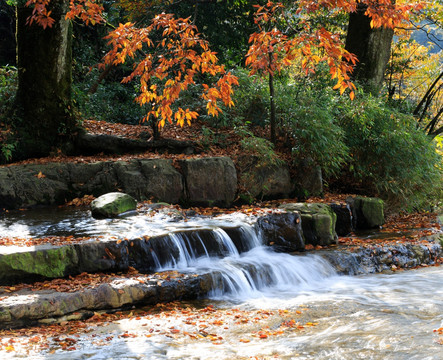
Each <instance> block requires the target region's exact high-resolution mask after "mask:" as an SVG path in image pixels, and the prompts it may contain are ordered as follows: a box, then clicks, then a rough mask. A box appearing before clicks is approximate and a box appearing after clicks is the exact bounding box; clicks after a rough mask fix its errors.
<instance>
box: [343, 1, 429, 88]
mask: <svg viewBox="0 0 443 360" xmlns="http://www.w3.org/2000/svg"><path fill="white" fill-rule="evenodd" d="M422 7H423V4H422V3H421V2H419V1H403V0H399V1H395V0H377V1H372V0H366V1H365V0H363V1H357V2H356V6H355V8H354V9H352V11H351V12H350V15H349V23H348V30H347V36H346V46H345V48H346V50H348V51H349V52H351V53H353V54H355V55H356V56H357V58H358V63H357V64H356V66H355V69H354V73H353V78H354V79H356V80H358V81H359V82H360V83H361V84H362V85H363V86H365V87H366V89H367V90H368V91H370V92H372V93H373V94H378V93H379V92H380V90H381V87H382V85H383V81H384V76H385V71H386V67H387V64H388V62H389V58H390V54H391V45H392V39H393V36H394V29H395V28H396V27H398V26H401V25H404V24H405V21H406V20H408V19H409V17H410V16H411V14H413V13H414V12H418V11H420V10H421V9H422Z"/></svg>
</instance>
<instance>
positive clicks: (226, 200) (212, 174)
mask: <svg viewBox="0 0 443 360" xmlns="http://www.w3.org/2000/svg"><path fill="white" fill-rule="evenodd" d="M179 164H180V167H181V170H182V174H183V176H184V179H185V196H184V199H183V202H184V203H185V204H186V205H193V206H221V207H229V206H230V205H231V204H232V202H233V201H234V197H235V194H236V192H237V172H236V170H235V167H234V163H233V162H232V160H231V159H230V158H228V157H212V158H197V159H187V160H182V161H180V163H179Z"/></svg>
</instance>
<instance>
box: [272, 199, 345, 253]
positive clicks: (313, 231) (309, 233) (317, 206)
mask: <svg viewBox="0 0 443 360" xmlns="http://www.w3.org/2000/svg"><path fill="white" fill-rule="evenodd" d="M279 208H280V209H282V210H285V211H291V212H292V211H297V212H299V213H300V215H301V226H302V229H303V235H304V237H305V240H306V244H311V245H314V246H316V245H320V246H327V245H331V244H335V243H336V242H337V234H336V232H335V223H336V220H337V215H336V214H335V213H334V212H333V211H332V209H331V207H330V206H329V205H327V204H322V203H288V204H282V205H280V207H279Z"/></svg>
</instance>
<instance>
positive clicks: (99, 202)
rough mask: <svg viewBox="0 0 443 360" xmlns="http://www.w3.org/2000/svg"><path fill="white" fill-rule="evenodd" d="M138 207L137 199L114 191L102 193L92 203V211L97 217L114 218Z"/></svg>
mask: <svg viewBox="0 0 443 360" xmlns="http://www.w3.org/2000/svg"><path fill="white" fill-rule="evenodd" d="M136 208H137V201H136V200H135V199H134V198H133V197H132V196H131V195H128V194H124V193H119V192H113V193H108V194H105V195H102V196H100V197H98V198H97V199H95V200H94V201H93V202H92V203H91V213H92V216H93V217H95V218H96V219H103V218H113V217H116V216H118V215H120V214H122V213H124V212H126V211H132V210H135V209H136Z"/></svg>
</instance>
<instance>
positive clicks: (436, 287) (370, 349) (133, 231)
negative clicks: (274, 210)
mask: <svg viewBox="0 0 443 360" xmlns="http://www.w3.org/2000/svg"><path fill="white" fill-rule="evenodd" d="M71 215H72V216H71V218H70V220H62V219H58V220H57V219H54V218H51V221H46V220H42V219H45V218H46V219H47V218H48V217H47V214H46V215H45V216H43V215H42V213H40V215H39V216H41V218H39V216H36V218H35V219H34V220H32V219H31V220H30V217H29V214H26V215H23V216H24V217H27V219H26V220H25V219H23V220H20V218H19V217H20V216H21V215H20V214H18V215H17V217H18V218H15V220H13V221H12V220H11V221H9V220H8V221H9V222H8V221H7V220H5V219H0V220H1V221H0V230H1V231H2V233H7V231H10V232H11V234H12V233H14V234H18V233H20V234H21V235H20V236H36V237H43V236H49V235H58V234H60V233H63V234H65V235H66V234H68V235H69V234H71V233H72V234H73V233H75V234H77V235H79V233H80V235H81V236H95V235H100V236H106V237H112V236H117V234H119V233H121V232H122V231H124V233H125V235H126V234H130V236H137V234H138V232H139V231H140V229H146V226H148V225H147V224H148V223H149V224H151V225H150V226H151V227H152V231H153V232H161V231H165V229H167V231H170V230H171V229H172V228H174V229H175V228H177V227H179V228H180V229H181V228H183V227H184V228H188V227H189V228H193V227H196V226H197V227H198V226H203V225H204V227H210V228H211V227H214V230H213V231H214V232H215V234H216V236H215V239H216V240H217V242H218V243H219V245H220V249H221V251H222V253H223V256H215V257H214V256H210V255H209V254H208V251H207V249H206V247H205V246H204V245H203V243H202V249H203V250H202V251H201V252H200V253H198V254H196V253H194V252H193V250H192V249H190V248H189V246H186V244H187V242H189V241H188V240H187V239H186V238H185V237H180V236H179V235H172V236H170V239H171V241H172V242H173V243H174V244H176V246H177V248H178V249H179V251H178V253H179V257H178V258H171V259H170V261H162V262H160V261H159V268H158V270H159V271H161V270H179V271H189V272H197V273H198V272H208V271H209V272H213V273H214V274H217V276H218V277H217V279H218V280H217V281H218V283H217V286H216V287H214V289H213V291H212V292H211V294H210V297H209V299H206V300H200V301H194V302H176V303H173V304H170V305H164V306H157V307H145V308H134V309H131V310H128V311H127V312H126V316H125V317H123V318H121V319H120V320H117V321H113V322H110V323H108V324H103V325H96V326H94V325H93V324H91V325H90V329H89V330H88V332H87V333H86V334H85V333H79V334H77V335H76V337H75V346H73V347H72V348H71V349H70V351H69V352H67V351H66V349H65V350H63V349H61V348H60V346H57V342H56V341H55V340H54V339H48V349H47V350H36V351H35V352H32V351H31V352H29V353H26V352H23V353H21V352H20V351H18V352H15V353H4V352H3V353H1V356H2V359H15V358H25V357H26V358H28V359H50V360H52V359H54V360H56V359H57V360H59V359H60V360H61V359H94V360H105V359H119V360H124V359H195V360H197V359H201V360H205V359H217V360H221V359H350V360H351V359H352V360H354V359H393V360H402V359H404V360H410V359H417V360H425V359H429V360H431V359H432V360H434V359H435V360H438V359H443V336H442V334H440V335H439V334H438V332H435V331H434V330H436V329H439V328H442V327H443V301H442V299H443V269H442V268H441V267H429V268H424V269H420V270H410V271H399V272H396V273H395V274H389V275H387V274H376V275H362V276H339V275H338V274H337V273H336V272H335V270H334V269H333V267H332V266H331V265H330V264H329V263H328V262H327V261H326V260H324V259H323V258H322V257H320V256H316V255H289V254H283V253H276V252H273V251H271V250H269V248H266V247H264V246H262V245H261V243H260V238H259V235H257V234H256V233H255V232H254V231H252V230H251V226H250V225H249V224H247V223H244V221H245V220H244V219H241V218H238V217H237V218H235V219H233V218H229V217H226V218H221V220H219V223H220V221H221V223H223V224H226V223H231V224H232V223H235V224H237V223H238V222H243V225H242V226H243V227H242V229H244V230H242V231H243V232H244V238H245V239H246V240H245V241H246V242H247V246H246V247H245V248H246V249H247V251H244V252H240V253H239V251H238V250H237V249H236V247H235V246H234V244H233V243H232V241H231V240H230V239H229V236H227V234H226V233H225V232H224V231H223V230H221V229H219V228H217V227H215V225H214V223H212V222H209V223H207V222H203V225H201V224H200V225H199V224H198V221H197V223H193V222H192V221H190V222H187V223H186V224H184V223H183V222H181V223H180V225H178V224H177V223H176V222H174V221H169V220H167V219H166V220H165V219H163V220H162V221H161V223H162V224H161V226H159V225H158V224H159V221H158V220H159V219H158V218H155V217H154V218H152V217H150V218H149V219H148V218H147V217H146V216H145V217H143V216H139V215H138V216H135V217H129V218H125V219H120V221H114V220H99V221H98V220H90V218H88V217H87V216H86V215H84V214H83V213H81V212H76V211H73V212H72V214H71ZM62 216H63V217H64V219H66V214H64V215H62ZM37 218H39V220H38V219H37ZM8 219H11V218H9V217H8ZM79 224H80V225H79ZM79 226H80V227H81V228H82V229H83V230H81V231H79V228H78V227H79ZM76 227H77V229H76ZM128 237H129V236H128ZM205 254H206V255H205ZM60 336H61V337H63V336H68V335H63V334H60ZM71 337H72V336H71Z"/></svg>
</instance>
